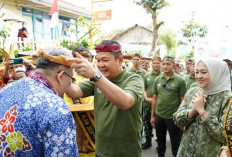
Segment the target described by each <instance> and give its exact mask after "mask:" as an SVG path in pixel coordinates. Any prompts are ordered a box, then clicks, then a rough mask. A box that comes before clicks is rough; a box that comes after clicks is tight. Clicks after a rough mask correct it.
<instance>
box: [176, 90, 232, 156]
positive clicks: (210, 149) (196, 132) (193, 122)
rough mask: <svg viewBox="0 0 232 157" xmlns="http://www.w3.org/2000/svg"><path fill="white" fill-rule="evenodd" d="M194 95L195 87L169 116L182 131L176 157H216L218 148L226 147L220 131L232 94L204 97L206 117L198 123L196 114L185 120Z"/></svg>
mask: <svg viewBox="0 0 232 157" xmlns="http://www.w3.org/2000/svg"><path fill="white" fill-rule="evenodd" d="M198 91H201V90H200V88H199V87H195V88H191V89H190V90H188V92H187V93H186V95H185V97H184V100H183V102H182V103H181V105H180V107H179V109H178V110H177V112H176V113H174V114H173V117H174V118H173V119H174V122H175V124H176V125H178V126H179V127H185V131H184V133H183V136H182V140H181V143H180V146H179V149H178V154H177V157H219V156H220V152H221V149H220V148H221V146H226V139H225V133H224V131H223V129H222V128H223V123H224V117H225V116H224V115H225V113H226V109H227V105H228V103H229V99H230V98H231V97H232V93H231V92H230V91H224V92H221V93H217V94H214V95H209V96H207V97H206V103H205V110H206V116H205V119H204V120H203V121H202V120H200V117H199V115H198V114H197V115H195V116H194V117H193V118H192V119H189V118H188V117H187V115H188V111H189V110H191V108H192V103H191V102H192V98H193V96H194V95H195V94H196V92H198Z"/></svg>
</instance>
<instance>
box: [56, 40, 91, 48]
mask: <svg viewBox="0 0 232 157" xmlns="http://www.w3.org/2000/svg"><path fill="white" fill-rule="evenodd" d="M60 45H61V46H62V47H64V48H67V49H69V50H74V49H75V48H77V47H79V46H84V47H86V48H89V43H88V41H86V40H85V39H82V40H81V41H80V42H72V41H68V40H63V41H62V42H61V43H60Z"/></svg>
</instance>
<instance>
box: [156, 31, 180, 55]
mask: <svg viewBox="0 0 232 157" xmlns="http://www.w3.org/2000/svg"><path fill="white" fill-rule="evenodd" d="M161 44H164V45H165V47H166V49H167V55H168V56H169V55H172V56H173V57H175V52H176V35H175V33H174V32H173V31H172V30H169V29H166V30H164V31H163V32H161V34H160V35H159V38H158V45H161Z"/></svg>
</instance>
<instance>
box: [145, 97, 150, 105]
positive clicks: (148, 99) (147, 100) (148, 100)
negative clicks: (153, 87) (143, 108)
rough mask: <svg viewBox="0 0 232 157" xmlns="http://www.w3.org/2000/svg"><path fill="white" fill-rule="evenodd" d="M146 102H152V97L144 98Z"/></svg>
mask: <svg viewBox="0 0 232 157" xmlns="http://www.w3.org/2000/svg"><path fill="white" fill-rule="evenodd" d="M144 100H145V101H146V102H147V103H148V105H151V103H152V98H147V99H144Z"/></svg>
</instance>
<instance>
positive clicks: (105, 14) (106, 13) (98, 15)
mask: <svg viewBox="0 0 232 157" xmlns="http://www.w3.org/2000/svg"><path fill="white" fill-rule="evenodd" d="M111 17H112V10H103V11H96V12H94V14H93V21H105V20H111Z"/></svg>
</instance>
